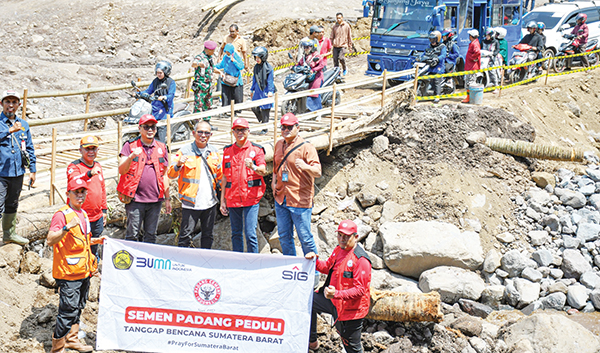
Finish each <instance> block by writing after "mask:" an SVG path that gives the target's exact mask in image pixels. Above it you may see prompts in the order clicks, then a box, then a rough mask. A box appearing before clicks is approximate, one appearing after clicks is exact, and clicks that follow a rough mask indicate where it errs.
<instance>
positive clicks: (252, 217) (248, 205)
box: [221, 118, 267, 253]
mask: <svg viewBox="0 0 600 353" xmlns="http://www.w3.org/2000/svg"><path fill="white" fill-rule="evenodd" d="M232 130H233V134H234V136H235V143H234V144H231V145H228V146H225V148H224V149H223V168H222V169H223V179H221V180H222V182H221V190H223V191H222V193H221V213H222V214H223V215H224V216H227V215H229V222H230V223H231V247H232V248H233V251H238V252H243V251H244V240H243V237H242V235H243V233H246V249H247V251H248V252H253V253H258V239H257V237H256V226H257V224H258V207H259V202H260V199H261V198H262V197H263V195H264V194H265V189H266V185H265V181H264V179H263V175H266V174H267V163H266V162H265V150H264V149H263V147H262V146H260V145H257V144H255V143H252V142H250V141H249V140H248V135H249V133H250V132H249V131H250V129H249V125H248V121H247V120H246V119H243V118H238V119H235V121H234V122H233V126H232Z"/></svg>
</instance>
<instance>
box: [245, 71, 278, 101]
mask: <svg viewBox="0 0 600 353" xmlns="http://www.w3.org/2000/svg"><path fill="white" fill-rule="evenodd" d="M250 91H252V92H253V94H252V100H253V101H257V100H259V99H263V98H267V97H268V94H269V93H275V84H274V83H273V70H271V72H269V75H268V76H267V87H265V89H264V90H261V89H260V87H259V86H258V82H256V76H253V78H252V87H250ZM271 108H273V104H272V103H271V104H265V105H261V106H260V109H271Z"/></svg>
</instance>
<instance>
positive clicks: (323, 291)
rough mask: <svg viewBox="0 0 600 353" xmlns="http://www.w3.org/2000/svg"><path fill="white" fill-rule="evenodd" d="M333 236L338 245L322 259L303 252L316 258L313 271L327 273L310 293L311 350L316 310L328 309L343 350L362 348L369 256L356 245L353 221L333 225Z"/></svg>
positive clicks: (353, 352) (314, 342)
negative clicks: (321, 283)
mask: <svg viewBox="0 0 600 353" xmlns="http://www.w3.org/2000/svg"><path fill="white" fill-rule="evenodd" d="M337 239H338V246H337V247H336V248H335V249H333V252H332V253H331V256H330V257H329V258H328V259H327V260H326V261H323V260H319V259H318V255H316V254H315V253H312V252H311V253H308V254H306V256H305V258H306V259H308V260H312V259H314V258H317V263H316V266H317V271H319V272H321V273H326V274H328V275H327V279H326V280H325V284H324V285H323V287H321V288H320V289H319V290H318V291H317V292H316V293H315V294H314V295H313V308H312V317H311V321H310V341H309V342H310V343H309V345H308V347H309V348H310V349H312V350H316V349H318V348H319V341H318V340H317V314H320V313H328V314H331V315H332V316H333V318H334V320H335V327H336V329H337V331H338V333H339V334H340V337H342V344H343V345H344V349H345V350H346V352H348V353H356V352H362V351H363V348H362V344H361V342H360V336H361V331H362V324H363V319H364V317H365V316H367V314H368V313H369V305H370V303H371V295H370V292H369V287H370V284H371V259H369V255H367V253H366V252H365V250H364V249H363V248H362V247H361V246H359V245H357V241H358V233H357V227H356V224H355V223H354V222H352V221H350V220H345V221H342V222H341V223H340V225H339V226H338V229H337Z"/></svg>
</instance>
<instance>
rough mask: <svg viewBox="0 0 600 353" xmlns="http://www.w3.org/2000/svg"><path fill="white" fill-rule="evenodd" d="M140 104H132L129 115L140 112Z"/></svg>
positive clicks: (135, 114) (136, 114)
mask: <svg viewBox="0 0 600 353" xmlns="http://www.w3.org/2000/svg"><path fill="white" fill-rule="evenodd" d="M140 110H141V109H140V106H139V105H134V106H133V107H131V116H138V114H140Z"/></svg>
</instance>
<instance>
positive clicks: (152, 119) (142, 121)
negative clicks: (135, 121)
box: [139, 114, 158, 125]
mask: <svg viewBox="0 0 600 353" xmlns="http://www.w3.org/2000/svg"><path fill="white" fill-rule="evenodd" d="M148 123H154V124H157V123H158V121H156V118H155V117H154V115H152V114H144V115H142V117H141V118H140V122H139V125H144V124H148Z"/></svg>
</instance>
